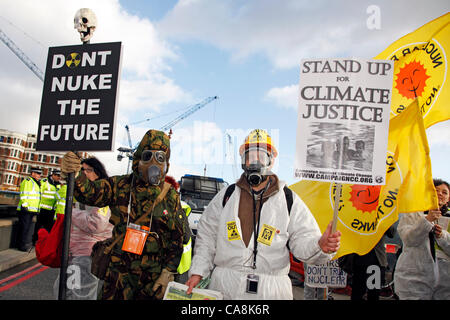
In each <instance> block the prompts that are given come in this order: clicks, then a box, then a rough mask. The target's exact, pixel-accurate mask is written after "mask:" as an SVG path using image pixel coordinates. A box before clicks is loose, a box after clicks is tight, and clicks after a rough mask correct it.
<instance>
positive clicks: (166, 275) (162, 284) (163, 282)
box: [153, 269, 174, 300]
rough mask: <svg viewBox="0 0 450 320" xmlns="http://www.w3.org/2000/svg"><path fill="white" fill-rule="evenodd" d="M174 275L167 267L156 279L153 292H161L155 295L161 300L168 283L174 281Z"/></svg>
mask: <svg viewBox="0 0 450 320" xmlns="http://www.w3.org/2000/svg"><path fill="white" fill-rule="evenodd" d="M173 279H174V276H173V273H172V272H170V271H169V270H167V269H163V270H162V271H161V274H160V276H159V278H158V279H156V281H155V284H154V286H153V292H156V291H158V289H159V292H158V293H157V294H156V295H155V297H156V298H157V299H159V300H161V299H162V298H163V297H164V293H165V292H166V288H167V285H168V284H169V282H170V281H173Z"/></svg>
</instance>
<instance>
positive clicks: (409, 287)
mask: <svg viewBox="0 0 450 320" xmlns="http://www.w3.org/2000/svg"><path fill="white" fill-rule="evenodd" d="M432 228H433V224H432V223H431V222H429V221H428V220H427V219H425V215H424V214H423V213H422V212H414V213H403V214H401V215H400V222H399V224H398V227H397V231H398V233H399V235H400V238H401V239H402V242H403V248H402V253H401V254H400V257H399V258H398V261H397V265H396V267H395V273H394V286H395V291H396V293H397V295H398V296H399V297H400V299H401V300H430V299H436V297H434V291H435V288H436V285H437V283H438V281H439V272H438V265H437V262H435V261H434V260H433V257H432V255H431V250H430V241H429V237H428V234H429V232H430V231H431V229H432ZM436 243H437V244H438V245H439V246H440V247H441V248H442V250H443V251H444V252H445V253H446V254H447V255H449V254H450V236H449V233H448V232H447V231H444V230H443V231H442V236H441V237H440V238H436Z"/></svg>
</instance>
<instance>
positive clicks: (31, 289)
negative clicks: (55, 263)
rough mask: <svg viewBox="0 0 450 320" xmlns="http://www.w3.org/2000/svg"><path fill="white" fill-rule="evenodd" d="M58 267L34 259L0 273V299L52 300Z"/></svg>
mask: <svg viewBox="0 0 450 320" xmlns="http://www.w3.org/2000/svg"><path fill="white" fill-rule="evenodd" d="M58 274H59V269H52V268H48V267H45V266H42V265H41V264H40V263H39V262H38V261H37V260H36V259H33V260H31V261H29V262H27V263H24V264H21V265H19V266H17V267H14V268H12V269H9V270H6V271H4V272H1V273H0V300H54V299H55V297H54V295H53V284H54V282H55V279H56V278H57V277H58Z"/></svg>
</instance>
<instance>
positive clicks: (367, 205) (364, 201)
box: [350, 184, 381, 212]
mask: <svg viewBox="0 0 450 320" xmlns="http://www.w3.org/2000/svg"><path fill="white" fill-rule="evenodd" d="M351 188H352V191H351V192H350V195H351V197H350V202H351V203H352V205H353V207H354V208H355V209H357V210H360V211H364V212H372V211H374V210H376V209H377V206H378V200H379V196H380V190H381V186H366V185H358V184H355V185H352V186H351Z"/></svg>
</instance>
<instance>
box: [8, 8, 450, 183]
mask: <svg viewBox="0 0 450 320" xmlns="http://www.w3.org/2000/svg"><path fill="white" fill-rule="evenodd" d="M370 5H375V6H376V8H378V9H379V13H380V16H379V20H378V22H379V25H378V26H377V27H378V28H375V29H374V28H372V29H371V28H369V27H368V25H367V20H368V19H369V17H370V13H367V9H368V7H369V6H370ZM81 7H88V8H91V9H93V10H94V12H95V13H96V15H97V17H98V20H99V27H98V30H97V31H96V33H95V34H94V38H93V40H92V42H93V43H95V42H112V41H122V43H123V47H124V50H123V56H122V59H123V60H122V79H121V84H120V91H119V106H118V116H117V124H116V146H115V147H116V148H117V147H119V146H122V145H126V144H127V140H126V132H125V129H124V126H125V124H132V123H134V122H137V121H140V120H143V119H146V118H153V117H157V118H155V119H153V120H150V121H148V122H144V123H140V124H138V125H130V131H131V136H132V140H133V142H134V143H137V142H138V141H139V140H140V138H141V137H142V135H143V134H144V133H145V131H146V130H147V129H149V128H160V127H161V126H162V125H164V124H165V123H167V122H169V121H170V120H172V119H174V118H175V117H176V116H178V115H179V114H180V112H178V113H177V112H175V111H176V110H180V109H185V108H187V107H189V106H192V105H194V104H195V103H197V102H199V101H202V100H203V99H205V98H206V97H209V96H216V95H217V96H218V97H219V99H218V100H215V101H214V102H212V103H210V104H208V105H207V106H205V107H204V108H202V109H201V110H199V111H197V112H196V113H194V114H193V115H191V116H190V117H188V118H187V119H185V120H183V121H182V122H180V123H178V124H177V125H176V126H175V127H174V128H173V130H174V134H173V136H172V148H173V151H172V158H171V170H170V172H169V174H171V175H173V176H175V177H176V178H179V177H180V176H181V175H182V174H185V173H192V174H203V172H204V168H205V165H206V174H207V175H212V176H218V177H223V178H224V179H225V180H226V181H228V182H232V181H233V180H234V179H236V178H237V177H238V175H240V173H241V171H242V170H241V169H240V162H239V159H238V155H237V149H238V148H239V144H240V143H241V142H242V141H243V139H244V137H245V134H247V133H248V132H249V131H250V130H251V129H254V128H263V129H267V130H268V131H269V133H270V134H272V135H273V138H274V140H275V142H276V144H277V147H278V151H279V154H280V155H279V157H278V162H277V164H276V166H275V172H276V173H277V174H278V175H279V176H280V178H281V179H283V180H285V181H287V182H288V183H289V184H291V183H294V182H295V179H294V177H293V166H294V153H295V140H296V136H295V135H296V126H297V97H296V95H297V91H298V83H299V63H300V60H301V59H302V58H327V57H361V58H371V57H373V56H375V55H377V54H378V53H379V52H381V51H382V50H383V49H384V48H385V47H387V46H388V45H389V44H390V43H392V42H393V41H395V40H396V39H397V38H399V37H401V36H403V35H405V34H407V33H409V32H412V31H413V30H415V29H416V28H418V27H419V26H421V25H423V24H425V23H426V22H428V21H430V20H432V19H434V18H437V17H438V16H440V15H442V14H444V13H446V12H448V11H450V3H449V2H448V1H447V0H443V1H438V0H432V1H428V2H424V1H418V0H413V1H406V0H405V1H404V0H397V1H357V0H354V1H351V0H347V1H324V0H322V1H314V2H311V1H304V0H290V1H288V0H281V1H269V0H258V1H257V0H248V1H244V0H230V1H223V0H222V1H220V0H180V1H168V0H158V1H156V0H147V1H144V0H128V1H125V0H121V1H118V0H96V1H89V0H86V1H83V0H80V1H77V2H74V3H70V2H66V1H56V0H42V1H39V2H37V1H26V0H14V1H11V0H0V28H1V29H2V30H3V31H4V32H5V33H6V34H8V36H9V37H10V38H12V39H13V40H14V42H15V43H16V44H17V45H18V46H19V47H20V48H21V49H22V50H23V51H24V52H25V53H26V54H27V55H28V56H29V57H30V58H31V59H32V60H33V61H35V63H36V64H37V65H38V66H39V67H40V68H41V69H42V70H45V60H46V55H47V48H48V47H49V46H59V45H68V44H79V43H80V42H79V38H78V34H77V33H76V31H75V30H74V29H73V24H72V21H73V16H74V14H75V12H76V10H77V9H79V8H81ZM410 8H414V10H411V9H410ZM0 66H1V67H0V94H1V96H2V97H3V98H2V102H1V106H2V115H4V116H2V117H0V127H1V128H5V129H8V130H13V131H19V132H22V133H29V132H36V131H37V124H38V118H39V109H40V100H41V94H42V83H41V82H40V80H39V79H37V78H36V76H35V75H34V74H32V72H31V71H30V70H28V69H27V68H26V67H25V66H24V65H23V63H22V62H21V61H20V60H19V59H17V57H16V56H14V55H13V54H12V52H11V51H10V50H9V49H8V48H7V47H6V46H4V45H3V44H1V45H0ZM168 113H170V114H169V115H167V116H164V117H159V116H161V115H164V114H168ZM19 119H20V120H19ZM227 134H229V135H230V137H232V143H231V144H229V143H228V141H229V140H228V138H227ZM427 134H428V138H429V144H430V147H431V158H432V166H433V174H434V176H435V177H440V178H443V179H445V180H447V181H449V180H450V170H449V169H448V159H449V158H450V148H449V146H450V126H449V122H448V121H447V122H445V123H441V124H438V125H435V126H433V127H431V128H430V129H429V130H427ZM117 154H118V152H117V151H114V152H109V153H106V152H102V153H98V154H97V156H98V157H99V158H100V159H101V160H102V161H104V162H105V164H106V167H107V169H108V171H109V173H110V174H123V173H125V172H126V162H125V161H124V160H122V162H118V161H117V160H116V157H117ZM233 155H234V157H233ZM234 160H235V162H236V163H235V165H234V166H233V162H234Z"/></svg>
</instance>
